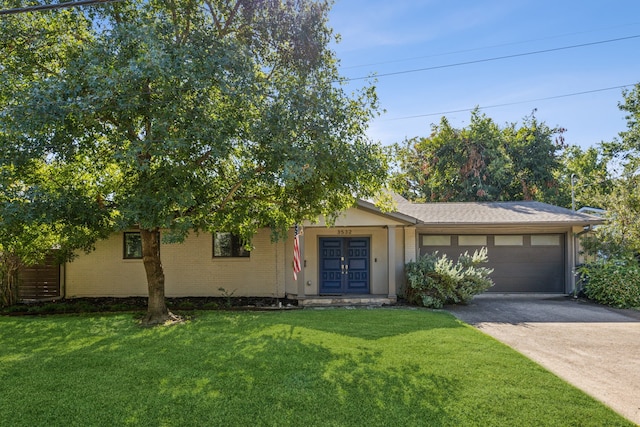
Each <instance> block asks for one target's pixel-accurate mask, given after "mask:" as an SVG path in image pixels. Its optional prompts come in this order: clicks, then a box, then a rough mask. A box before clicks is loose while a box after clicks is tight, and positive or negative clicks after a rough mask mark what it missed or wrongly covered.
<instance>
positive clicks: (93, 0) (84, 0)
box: [0, 0, 122, 15]
mask: <svg viewBox="0 0 640 427" xmlns="http://www.w3.org/2000/svg"><path fill="white" fill-rule="evenodd" d="M116 1H122V0H79V1H68V2H65V3H56V4H41V5H37V6H25V7H17V8H14V9H4V10H0V15H16V14H18V13H27V12H39V11H42V10H53V9H62V8H68V7H76V6H88V5H92V4H100V3H112V2H116Z"/></svg>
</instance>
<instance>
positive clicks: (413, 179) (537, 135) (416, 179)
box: [393, 110, 564, 202]
mask: <svg viewBox="0 0 640 427" xmlns="http://www.w3.org/2000/svg"><path fill="white" fill-rule="evenodd" d="M563 131H564V130H563V129H561V128H550V127H549V126H547V125H546V124H545V123H544V122H539V121H538V120H537V119H536V117H535V115H533V114H532V115H531V116H528V117H525V118H524V120H523V122H522V124H520V125H518V124H516V123H512V124H509V125H507V126H506V127H503V128H500V127H499V126H498V125H497V124H496V123H495V122H494V121H493V120H492V119H491V118H489V117H487V116H486V115H484V114H482V113H480V112H479V110H474V111H473V112H472V113H471V121H470V124H469V126H467V127H466V128H463V129H455V128H453V127H452V126H451V125H450V123H449V121H448V120H447V119H446V118H445V117H443V118H442V120H441V121H440V123H439V124H438V125H434V126H433V128H432V133H431V135H430V136H429V137H427V138H416V139H412V140H409V141H407V142H406V143H405V144H404V145H396V147H395V153H396V161H397V173H396V174H395V176H394V178H393V185H394V188H395V189H396V191H398V192H399V193H400V194H402V195H403V196H404V197H406V198H408V199H410V200H416V201H427V202H446V201H458V202H459V201H494V200H531V199H536V200H540V199H543V198H551V197H552V196H553V195H554V194H555V193H556V192H557V182H556V179H555V177H554V172H555V171H556V170H557V169H558V168H559V167H560V163H559V157H558V152H559V151H560V150H561V149H562V148H563V146H564V142H563V139H562V133H563Z"/></svg>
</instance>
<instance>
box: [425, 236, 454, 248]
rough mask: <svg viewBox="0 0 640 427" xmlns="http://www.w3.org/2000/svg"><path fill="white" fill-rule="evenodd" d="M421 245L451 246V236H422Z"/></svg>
mask: <svg viewBox="0 0 640 427" xmlns="http://www.w3.org/2000/svg"><path fill="white" fill-rule="evenodd" d="M422 246H451V236H439V235H433V234H432V235H425V236H422Z"/></svg>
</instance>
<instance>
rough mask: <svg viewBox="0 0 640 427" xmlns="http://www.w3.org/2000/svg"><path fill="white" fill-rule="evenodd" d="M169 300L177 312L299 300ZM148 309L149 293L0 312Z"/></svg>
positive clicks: (282, 306)
mask: <svg viewBox="0 0 640 427" xmlns="http://www.w3.org/2000/svg"><path fill="white" fill-rule="evenodd" d="M166 302H167V307H168V308H169V310H171V311H178V312H180V311H192V310H291V309H296V308H298V301H297V300H292V299H288V298H260V297H188V298H167V299H166ZM146 309H147V298H146V297H127V298H73V299H59V300H56V301H36V302H29V303H19V304H16V305H13V306H10V307H3V308H0V315H9V316H18V315H35V314H59V313H93V312H121V311H145V310H146Z"/></svg>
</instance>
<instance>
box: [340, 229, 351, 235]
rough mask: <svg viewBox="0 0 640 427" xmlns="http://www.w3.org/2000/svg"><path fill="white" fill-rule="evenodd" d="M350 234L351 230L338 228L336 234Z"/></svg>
mask: <svg viewBox="0 0 640 427" xmlns="http://www.w3.org/2000/svg"><path fill="white" fill-rule="evenodd" d="M350 234H351V230H338V236H348V235H350Z"/></svg>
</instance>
